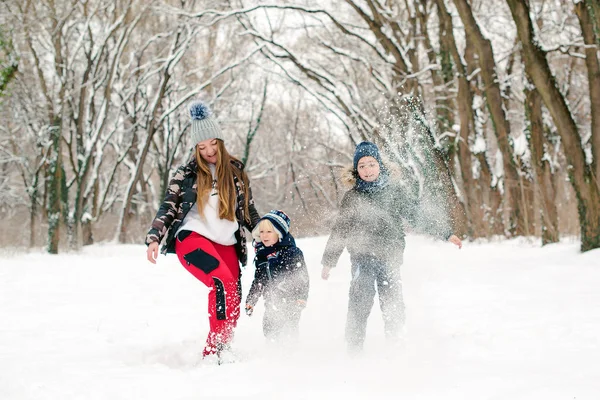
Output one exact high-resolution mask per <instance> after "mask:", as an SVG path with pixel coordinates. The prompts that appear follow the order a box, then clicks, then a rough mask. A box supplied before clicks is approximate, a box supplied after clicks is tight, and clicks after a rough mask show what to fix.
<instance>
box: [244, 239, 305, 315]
mask: <svg viewBox="0 0 600 400" xmlns="http://www.w3.org/2000/svg"><path fill="white" fill-rule="evenodd" d="M255 247H256V257H255V259H254V265H255V267H256V271H255V272H254V280H253V281H252V286H251V287H250V292H248V297H247V298H246V304H248V305H250V306H252V307H254V306H255V305H256V303H257V302H258V299H259V298H260V296H261V295H263V296H264V298H265V303H266V304H274V305H277V304H280V303H281V302H285V303H288V304H297V302H298V300H302V301H304V302H306V300H307V299H308V289H309V279H308V269H307V268H306V263H305V261H304V255H303V254H302V250H300V249H299V248H298V247H296V242H295V240H294V238H293V236H292V235H291V234H289V233H288V234H287V235H285V236H284V237H283V238H282V239H281V240H280V241H279V242H277V243H276V244H275V245H273V246H270V247H265V246H264V245H263V244H262V243H257V244H255Z"/></svg>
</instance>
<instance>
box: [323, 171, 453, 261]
mask: <svg viewBox="0 0 600 400" xmlns="http://www.w3.org/2000/svg"><path fill="white" fill-rule="evenodd" d="M350 176H351V178H350V179H349V180H348V182H349V183H350V184H352V185H353V186H352V188H351V189H350V190H349V191H347V192H346V193H345V194H344V197H343V198H342V203H341V205H340V210H339V214H338V217H337V220H336V222H335V224H334V226H333V228H332V231H331V235H330V236H329V240H328V241H327V245H326V247H325V251H324V253H323V259H322V261H321V263H322V265H323V266H326V267H329V268H333V267H335V266H336V264H337V261H338V259H339V257H340V255H341V254H342V251H343V250H344V248H346V249H347V250H348V253H350V257H351V259H354V258H356V257H360V256H363V255H368V256H371V257H374V258H376V259H379V260H381V261H383V262H400V263H401V262H402V254H403V252H404V247H405V240H404V236H405V233H404V223H405V222H406V223H408V225H409V226H411V227H412V228H413V229H415V230H416V231H420V232H423V233H426V234H429V235H432V236H434V237H437V238H440V239H444V240H446V239H448V237H450V235H451V230H450V227H449V224H448V222H447V220H446V219H445V218H440V219H439V220H436V219H435V217H434V216H433V215H428V213H423V212H422V211H423V207H422V205H421V204H420V202H419V199H418V196H417V195H416V193H415V192H416V190H414V189H413V188H409V187H405V186H403V185H401V184H400V182H399V181H398V179H397V178H395V177H390V178H389V181H388V182H387V184H386V185H384V186H382V187H380V188H377V189H376V190H373V191H370V192H369V191H361V190H359V188H358V187H357V185H356V178H355V175H354V174H351V175H350Z"/></svg>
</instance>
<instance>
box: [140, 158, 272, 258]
mask: <svg viewBox="0 0 600 400" xmlns="http://www.w3.org/2000/svg"><path fill="white" fill-rule="evenodd" d="M231 163H232V165H233V166H234V167H235V168H237V169H239V170H240V171H241V170H243V169H244V165H243V164H242V163H241V162H239V161H235V160H232V161H231ZM197 170H198V164H197V163H196V160H195V159H192V160H191V161H190V162H189V163H188V164H186V165H182V166H181V167H179V168H178V169H177V171H176V172H175V175H174V176H173V178H172V179H171V181H170V182H169V186H168V187H167V193H166V195H165V198H164V200H163V202H162V204H161V206H160V208H159V209H158V212H157V213H156V217H154V220H153V221H152V228H150V230H149V231H148V234H147V235H146V245H149V244H150V243H152V242H158V243H160V242H161V241H162V239H163V238H164V237H165V236H166V239H165V243H164V245H163V247H162V249H161V252H162V253H163V254H166V253H174V252H175V233H176V232H177V230H178V229H179V227H180V226H181V223H182V221H183V219H184V218H185V216H186V215H187V213H188V211H190V209H191V208H192V207H195V205H196V197H197V179H196V178H197V175H196V174H197V172H196V171H197ZM233 180H234V184H235V188H236V192H237V198H236V205H237V207H236V210H235V216H236V219H237V222H238V224H239V226H240V227H239V229H238V230H237V232H236V233H235V238H236V240H237V243H236V245H235V249H236V252H237V256H238V259H239V260H240V263H241V264H242V265H246V262H247V259H248V250H247V249H246V233H245V232H244V230H243V227H246V228H247V229H248V230H249V231H250V232H252V229H254V227H255V226H256V224H257V223H258V220H259V219H260V216H259V214H258V212H257V211H256V208H255V207H254V200H253V199H252V191H251V190H250V188H248V195H249V196H250V199H249V207H248V208H249V211H250V215H246V212H245V209H244V204H245V198H244V191H243V187H244V183H243V182H241V181H240V180H239V179H238V178H237V177H236V176H235V175H234V178H233Z"/></svg>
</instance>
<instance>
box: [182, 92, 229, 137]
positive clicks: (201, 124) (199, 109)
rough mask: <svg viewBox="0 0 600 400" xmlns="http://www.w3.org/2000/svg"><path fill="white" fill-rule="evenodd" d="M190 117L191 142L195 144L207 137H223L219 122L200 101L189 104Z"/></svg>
mask: <svg viewBox="0 0 600 400" xmlns="http://www.w3.org/2000/svg"><path fill="white" fill-rule="evenodd" d="M190 115H191V117H192V142H193V143H194V145H196V144H197V143H199V142H202V141H203V140H207V139H221V140H224V139H223V135H222V134H221V128H220V127H219V123H218V122H217V120H216V119H215V118H214V117H213V114H212V111H211V110H210V108H208V106H207V105H206V104H204V103H203V102H201V101H197V102H194V103H192V105H191V106H190Z"/></svg>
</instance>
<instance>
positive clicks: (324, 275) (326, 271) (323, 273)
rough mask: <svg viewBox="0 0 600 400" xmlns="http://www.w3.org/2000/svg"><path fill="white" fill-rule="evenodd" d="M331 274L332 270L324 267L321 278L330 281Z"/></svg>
mask: <svg viewBox="0 0 600 400" xmlns="http://www.w3.org/2000/svg"><path fill="white" fill-rule="evenodd" d="M330 272H331V268H329V267H323V269H322V270H321V278H323V279H324V280H327V279H329V273H330Z"/></svg>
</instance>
